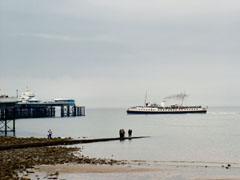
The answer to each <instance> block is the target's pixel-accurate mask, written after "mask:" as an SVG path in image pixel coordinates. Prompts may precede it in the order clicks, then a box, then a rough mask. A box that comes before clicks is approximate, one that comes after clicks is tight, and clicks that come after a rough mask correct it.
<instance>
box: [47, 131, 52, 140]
mask: <svg viewBox="0 0 240 180" xmlns="http://www.w3.org/2000/svg"><path fill="white" fill-rule="evenodd" d="M48 139H52V130H51V129H49V130H48Z"/></svg>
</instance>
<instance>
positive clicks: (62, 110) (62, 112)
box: [61, 106, 64, 117]
mask: <svg viewBox="0 0 240 180" xmlns="http://www.w3.org/2000/svg"><path fill="white" fill-rule="evenodd" d="M61 117H64V106H61Z"/></svg>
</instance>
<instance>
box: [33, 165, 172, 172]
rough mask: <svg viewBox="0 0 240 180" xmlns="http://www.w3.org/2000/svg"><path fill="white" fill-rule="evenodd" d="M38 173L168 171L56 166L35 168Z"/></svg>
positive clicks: (136, 168) (103, 166)
mask: <svg viewBox="0 0 240 180" xmlns="http://www.w3.org/2000/svg"><path fill="white" fill-rule="evenodd" d="M35 168H36V169H37V170H38V171H39V172H48V173H55V172H56V171H58V172H59V173H128V172H156V171H167V170H170V169H161V168H144V167H131V166H123V165H113V166H111V165H94V164H58V165H41V166H35Z"/></svg>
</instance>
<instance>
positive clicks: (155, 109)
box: [127, 106, 207, 114]
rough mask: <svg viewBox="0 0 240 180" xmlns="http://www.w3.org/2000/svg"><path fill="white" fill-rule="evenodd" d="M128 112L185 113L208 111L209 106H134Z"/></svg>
mask: <svg viewBox="0 0 240 180" xmlns="http://www.w3.org/2000/svg"><path fill="white" fill-rule="evenodd" d="M127 113H128V114H184V113H207V108H202V107H189V108H188V107H183V108H170V107H167V108H166V107H165V108H159V107H145V106H142V107H132V108H129V109H127Z"/></svg>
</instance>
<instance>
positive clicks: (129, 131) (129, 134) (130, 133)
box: [128, 129, 132, 137]
mask: <svg viewBox="0 0 240 180" xmlns="http://www.w3.org/2000/svg"><path fill="white" fill-rule="evenodd" d="M128 137H132V130H131V129H129V130H128Z"/></svg>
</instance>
